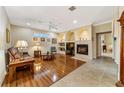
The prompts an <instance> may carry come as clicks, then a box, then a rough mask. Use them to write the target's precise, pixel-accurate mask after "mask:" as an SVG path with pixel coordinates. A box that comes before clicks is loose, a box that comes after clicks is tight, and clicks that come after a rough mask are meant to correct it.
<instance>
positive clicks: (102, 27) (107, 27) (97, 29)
mask: <svg viewBox="0 0 124 93" xmlns="http://www.w3.org/2000/svg"><path fill="white" fill-rule="evenodd" d="M109 31H112V22H110V23H105V24H99V25H94V26H93V47H92V48H93V58H96V54H97V53H96V51H97V50H96V48H97V46H96V44H97V43H96V34H97V33H102V32H109Z"/></svg>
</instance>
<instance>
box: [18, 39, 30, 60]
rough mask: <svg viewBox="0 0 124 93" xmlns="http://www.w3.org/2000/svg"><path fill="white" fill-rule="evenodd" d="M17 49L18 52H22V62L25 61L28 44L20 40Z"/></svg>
mask: <svg viewBox="0 0 124 93" xmlns="http://www.w3.org/2000/svg"><path fill="white" fill-rule="evenodd" d="M16 47H17V48H18V50H19V52H20V60H23V50H24V49H27V47H28V43H27V42H26V41H24V40H19V41H17V43H16Z"/></svg>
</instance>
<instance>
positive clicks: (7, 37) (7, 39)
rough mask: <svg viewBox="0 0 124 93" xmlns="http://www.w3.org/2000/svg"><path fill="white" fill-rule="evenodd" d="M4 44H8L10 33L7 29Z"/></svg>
mask: <svg viewBox="0 0 124 93" xmlns="http://www.w3.org/2000/svg"><path fill="white" fill-rule="evenodd" d="M6 43H10V31H9V29H8V28H7V29H6Z"/></svg>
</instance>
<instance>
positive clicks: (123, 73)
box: [116, 11, 124, 87]
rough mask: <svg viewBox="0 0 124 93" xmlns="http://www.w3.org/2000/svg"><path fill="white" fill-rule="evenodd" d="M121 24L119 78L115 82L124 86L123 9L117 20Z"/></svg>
mask: <svg viewBox="0 0 124 93" xmlns="http://www.w3.org/2000/svg"><path fill="white" fill-rule="evenodd" d="M118 22H120V26H121V39H120V40H121V41H120V42H121V47H120V49H121V50H120V51H121V52H120V80H119V81H118V82H117V83H116V85H117V86H119V87H124V11H123V13H122V15H121V17H120V19H119V20H118Z"/></svg>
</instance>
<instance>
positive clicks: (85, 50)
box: [77, 44, 88, 55]
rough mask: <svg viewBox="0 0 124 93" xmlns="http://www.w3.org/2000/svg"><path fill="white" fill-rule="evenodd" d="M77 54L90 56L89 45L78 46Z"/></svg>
mask: <svg viewBox="0 0 124 93" xmlns="http://www.w3.org/2000/svg"><path fill="white" fill-rule="evenodd" d="M77 53H78V54H84V55H88V44H77Z"/></svg>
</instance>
